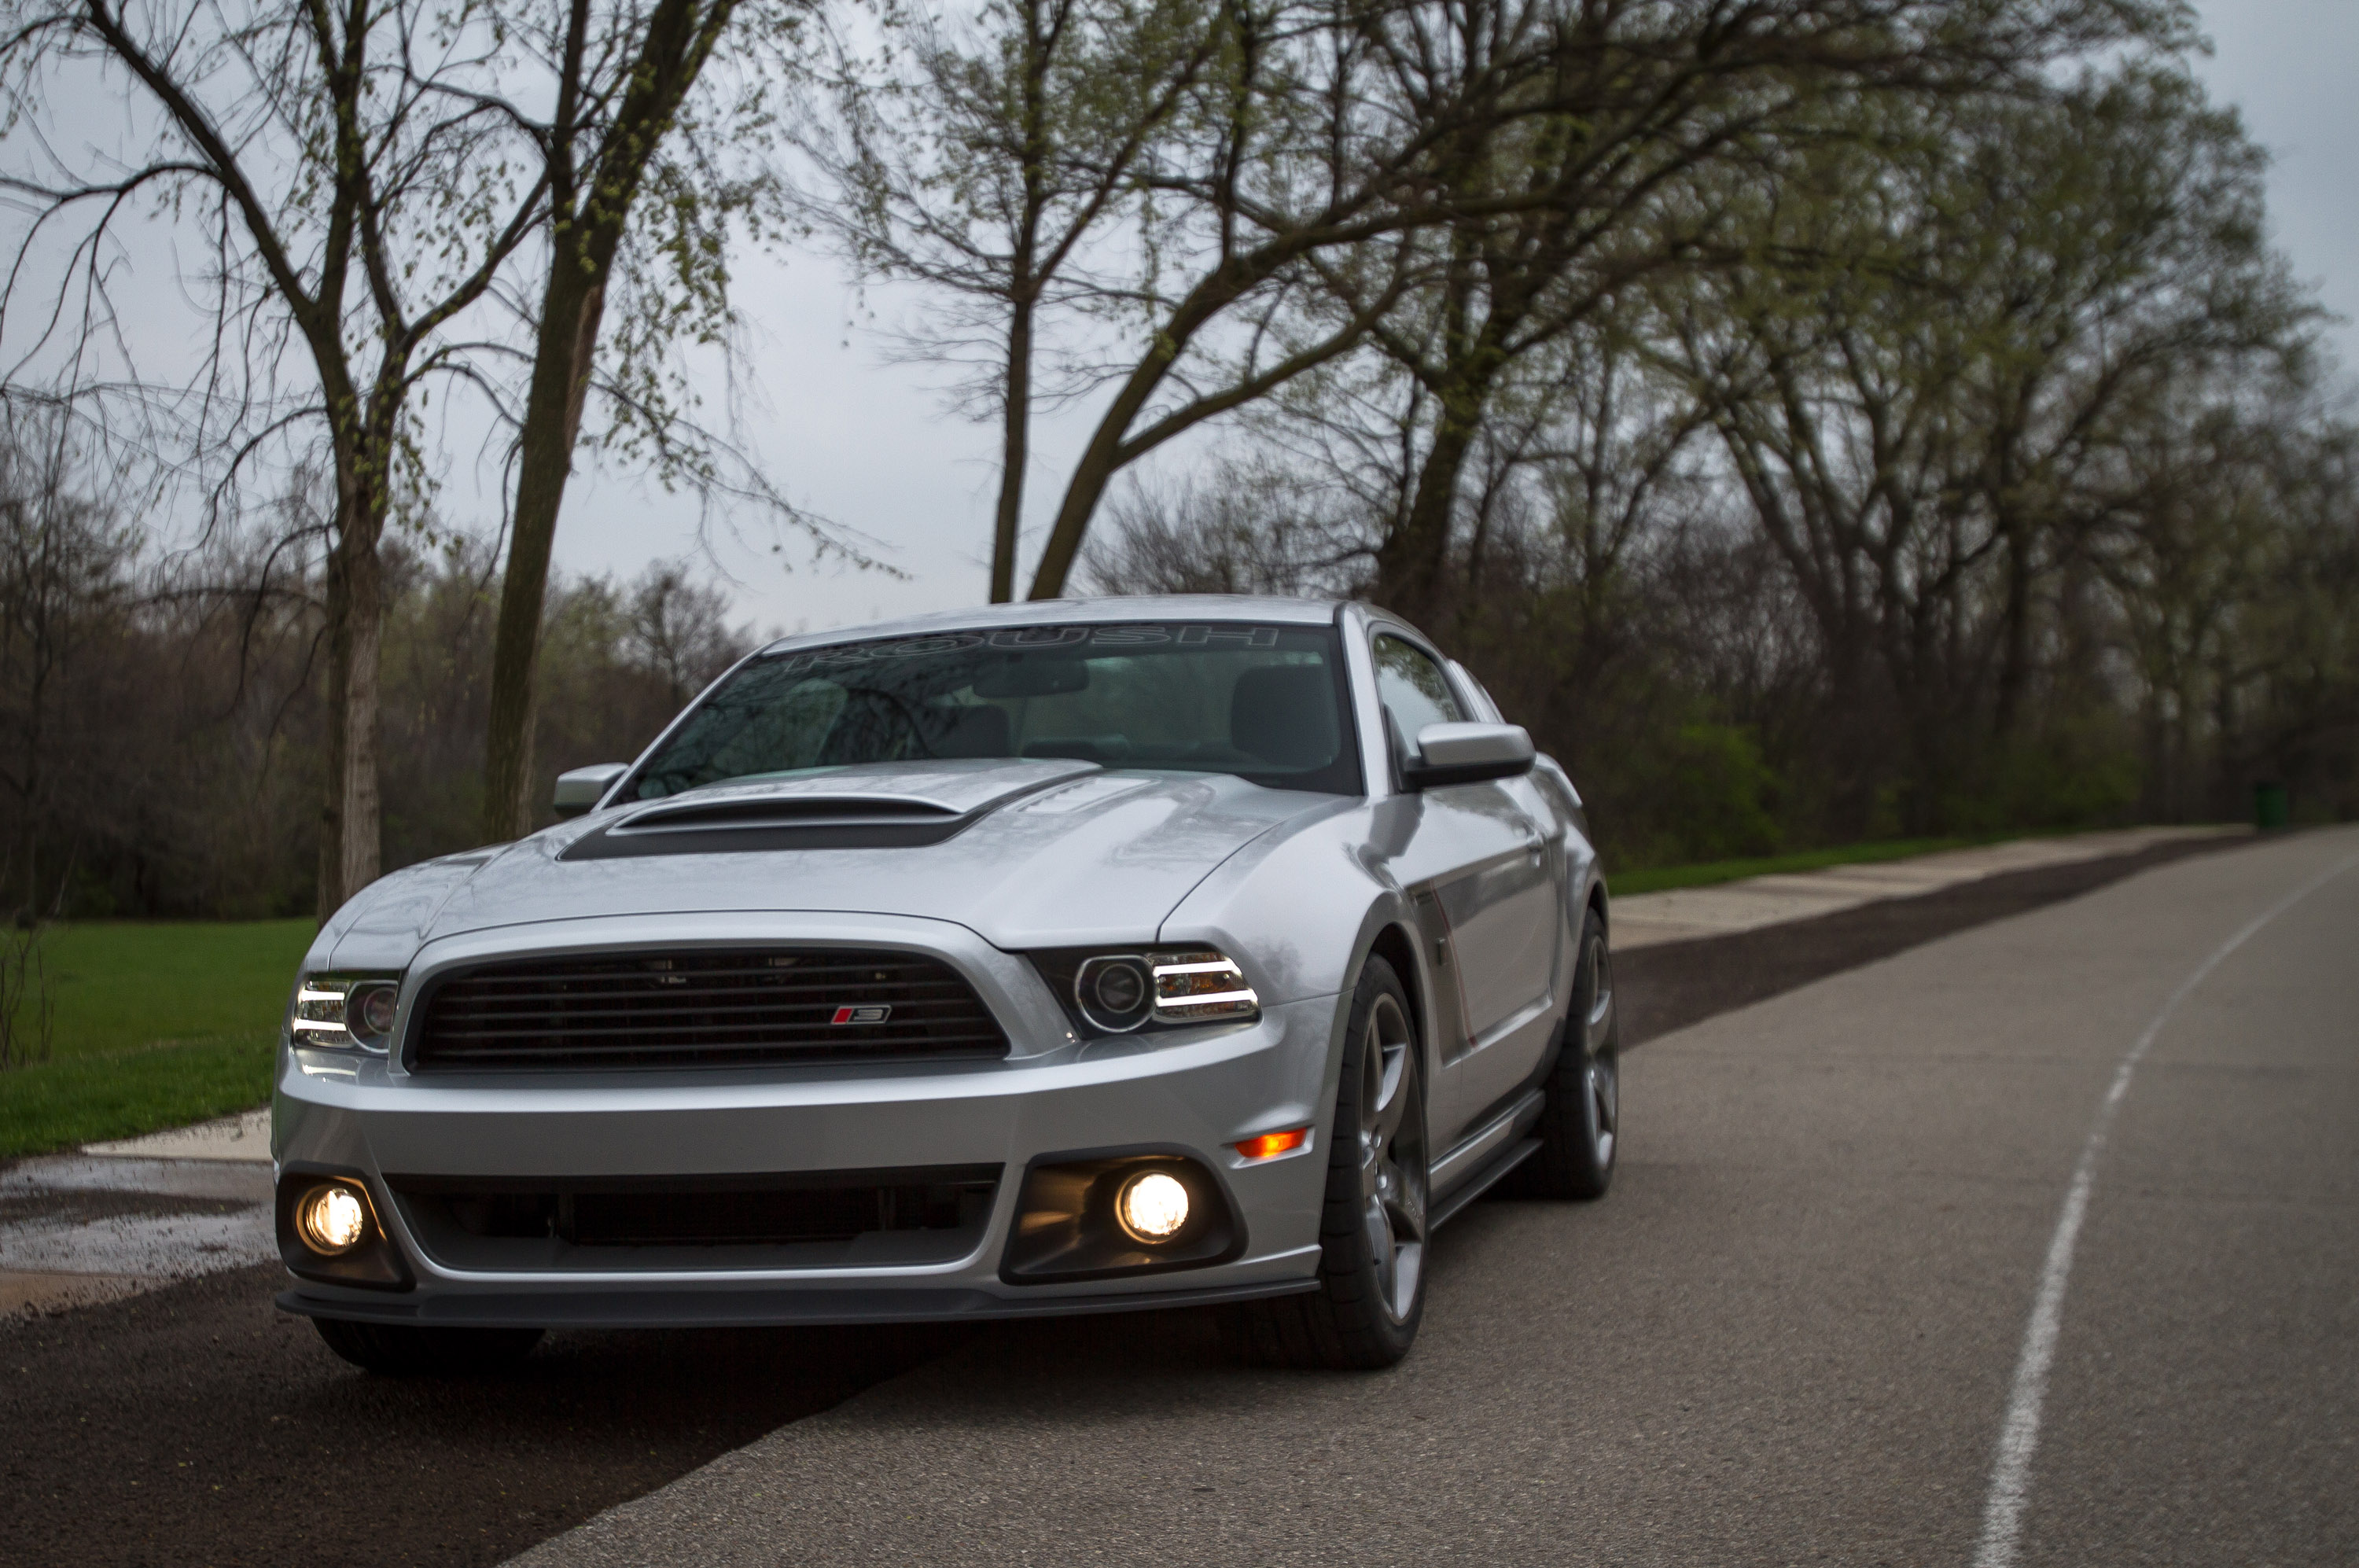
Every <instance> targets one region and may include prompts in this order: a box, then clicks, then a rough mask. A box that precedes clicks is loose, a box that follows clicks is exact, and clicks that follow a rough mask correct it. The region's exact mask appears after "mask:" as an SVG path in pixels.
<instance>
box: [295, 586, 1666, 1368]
mask: <svg viewBox="0 0 2359 1568" xmlns="http://www.w3.org/2000/svg"><path fill="white" fill-rule="evenodd" d="M555 806H556V811H557V813H558V815H559V817H560V821H559V822H557V824H556V825H555V826H552V827H549V828H548V829H545V830H543V831H541V832H538V833H533V834H532V835H530V836H529V837H527V838H524V839H522V840H520V841H518V842H517V843H515V844H505V845H499V846H495V847H492V848H487V849H483V850H477V851H474V852H472V853H469V854H464V855H448V856H445V857H443V858H441V859H438V860H433V861H429V862H426V863H423V864H421V865H418V866H411V867H408V869H405V870H402V871H397V872H395V873H394V874H392V875H390V876H388V877H384V878H383V879H381V880H380V881H378V882H376V883H375V884H374V885H372V886H371V887H368V888H367V889H365V890H364V892H362V893H361V894H360V895H359V896H358V897H356V898H353V899H352V900H351V901H350V902H349V903H348V904H346V905H345V906H344V907H343V908H342V909H340V910H338V911H337V912H336V914H335V915H334V917H333V918H332V919H331V920H329V921H328V922H327V924H326V925H325V926H323V927H322V928H321V931H320V934H319V937H318V940H317V941H316V942H314V943H313V944H312V947H311V949H310V953H309V955H308V956H307V957H306V958H305V960H304V963H303V967H302V971H301V974H300V975H299V978H298V980H297V983H296V986H295V990H294V995H293V997H292V1000H291V1002H290V1004H289V1007H288V1015H287V1020H286V1028H285V1032H284V1035H283V1037H282V1040H281V1045H280V1050H279V1053H278V1062H277V1075H276V1084H275V1093H274V1095H273V1101H272V1130H271V1149H272V1153H273V1157H274V1160H275V1163H276V1175H277V1235H278V1246H279V1250H280V1253H281V1256H282V1257H283V1258H284V1260H285V1262H286V1265H287V1268H288V1271H289V1272H290V1273H291V1274H292V1275H293V1277H294V1278H293V1282H292V1285H291V1288H290V1289H288V1290H287V1291H286V1292H285V1293H284V1294H283V1295H281V1296H280V1298H279V1304H280V1305H281V1306H282V1307H284V1308H286V1309H287V1310H288V1311H290V1312H299V1313H302V1314H305V1315H308V1316H309V1317H310V1318H311V1319H312V1320H313V1321H314V1322H315V1323H316V1324H317V1326H318V1328H319V1331H320V1333H321V1335H322V1337H324V1338H325V1339H326V1341H327V1342H328V1344H329V1345H331V1346H332V1347H333V1348H334V1349H335V1350H336V1351H337V1352H338V1353H339V1354H341V1355H342V1356H345V1357H346V1358H347V1359H349V1360H351V1361H353V1362H355V1363H357V1364H359V1365H361V1366H363V1367H368V1368H371V1369H373V1370H378V1371H390V1372H405V1371H407V1372H415V1371H428V1370H433V1369H437V1368H445V1367H463V1366H473V1365H482V1364H484V1363H487V1362H493V1361H496V1360H499V1359H501V1358H504V1357H511V1356H517V1355H520V1354H522V1353H524V1352H525V1351H527V1350H528V1349H529V1348H530V1347H531V1345H533V1343H534V1342H535V1341H536V1340H537V1339H538V1336H539V1335H540V1334H542V1333H543V1332H544V1331H546V1330H547V1329H549V1328H551V1327H557V1326H569V1325H616V1326H621V1325H636V1326H649V1325H666V1324H677V1325H683V1326H685V1325H714V1324H793V1323H872V1322H919V1321H957V1320H970V1319H985V1318H995V1317H1008V1316H1017V1315H1028V1314H1057V1313H1076V1312H1112V1311H1121V1310H1125V1309H1138V1308H1158V1307H1174V1306H1183V1305H1197V1306H1202V1307H1205V1308H1209V1309H1216V1310H1217V1311H1218V1312H1219V1315H1220V1317H1221V1320H1222V1322H1223V1325H1224V1332H1226V1333H1227V1334H1230V1335H1231V1336H1232V1338H1233V1343H1234V1345H1236V1346H1237V1347H1238V1348H1239V1349H1240V1350H1241V1351H1243V1352H1245V1353H1246V1354H1249V1355H1252V1356H1258V1357H1260V1358H1263V1359H1266V1360H1270V1361H1276V1362H1282V1363H1291V1364H1300V1365H1312V1366H1323V1367H1382V1366H1386V1365H1389V1364H1391V1363H1393V1362H1395V1361H1397V1360H1398V1359H1399V1358H1400V1357H1401V1356H1403V1355H1404V1354H1405V1353H1406V1352H1407V1351H1408V1348H1409V1345H1410V1344H1411V1342H1412V1340H1413V1339H1414V1338H1415V1336H1416V1334H1417V1331H1418V1324H1419V1318H1420V1315H1421V1313H1422V1311H1423V1306H1424V1300H1425V1283H1426V1269H1425V1251H1426V1246H1427V1243H1428V1241H1429V1239H1430V1237H1431V1236H1432V1234H1433V1232H1434V1229H1435V1227H1436V1226H1438V1225H1441V1224H1443V1223H1445V1222H1446V1221H1448V1220H1449V1219H1450V1218H1451V1216H1452V1215H1454V1214H1458V1213H1459V1212H1460V1211H1461V1210H1462V1209H1463V1208H1464V1207H1465V1206H1466V1205H1467V1204H1468V1203H1471V1202H1473V1200H1474V1199H1475V1198H1477V1197H1478V1196H1480V1195H1481V1194H1483V1193H1484V1192H1485V1191H1487V1190H1489V1189H1491V1188H1493V1187H1494V1186H1495V1185H1496V1184H1497V1183H1499V1182H1501V1181H1512V1182H1513V1183H1514V1185H1515V1187H1516V1189H1517V1190H1518V1191H1520V1192H1525V1193H1527V1194H1528V1195H1533V1196H1555V1197H1561V1198H1594V1197H1597V1196H1600V1195H1602V1194H1603V1192H1605V1191H1606V1188H1607V1186H1608V1184H1609V1183H1610V1182H1611V1181H1612V1179H1613V1174H1614V1157H1615V1148H1616V1138H1617V1127H1618V1120H1619V1114H1620V1113H1619V1077H1618V1071H1617V1056H1616V1033H1615V1022H1614V986H1613V968H1612V964H1611V961H1610V958H1609V950H1608V942H1607V929H1608V928H1607V907H1606V898H1605V888H1604V885H1603V880H1602V879H1601V877H1600V875H1599V870H1598V864H1597V856H1596V854H1595V852H1594V850H1593V847H1592V844H1591V842H1590V837H1589V833H1588V828H1587V823H1586V822H1585V820H1584V818H1583V815H1582V804H1581V798H1580V796H1579V794H1578V793H1577V792H1576V791H1575V789H1574V788H1573V786H1572V784H1571V780H1570V779H1567V777H1566V776H1565V773H1564V771H1563V770H1562V769H1561V768H1560V767H1558V766H1557V764H1556V763H1555V762H1553V761H1552V760H1550V759H1549V758H1548V757H1538V756H1536V755H1535V753H1534V750H1533V747H1532V743H1531V740H1530V738H1529V736H1528V735H1527V734H1526V733H1525V732H1524V731H1523V730H1522V729H1520V728H1518V727H1517V726H1515V725H1513V724H1506V723H1505V722H1504V720H1503V718H1502V716H1501V714H1500V712H1499V710H1498V708H1497V707H1496V705H1495V704H1494V703H1493V702H1492V700H1491V698H1490V696H1489V695H1488V694H1487V693H1486V692H1485V691H1484V689H1483V688H1482V686H1481V685H1480V684H1479V683H1478V682H1476V681H1474V680H1473V678H1472V677H1471V676H1470V675H1469V674H1468V673H1467V671H1466V670H1464V669H1462V667H1460V666H1459V665H1458V664H1457V663H1455V662H1453V661H1452V660H1451V659H1449V658H1447V657H1445V656H1444V655H1443V654H1442V653H1441V652H1440V650H1439V649H1438V648H1436V646H1435V645H1434V643H1433V642H1432V641H1431V640H1430V639H1429V638H1427V637H1425V636H1423V635H1422V634H1421V633H1419V631H1417V630H1416V629H1415V628H1414V627H1412V626H1408V625H1407V624H1406V623H1405V622H1403V621H1401V620H1399V619H1397V618H1396V617H1395V616H1393V615H1389V614H1387V613H1386V612H1384V611H1382V610H1378V609H1375V608H1372V607H1370V606H1368V605H1366V604H1358V603H1340V604H1337V603H1311V602H1304V601H1296V600H1280V599H1269V598H1251V597H1210V596H1207V597H1168V598H1124V599H1100V600H1071V601H1058V602H1054V603H1049V604H1026V605H1004V606H998V607H995V608H990V609H980V610H975V611H972V612H962V613H956V614H945V615H933V616H929V617H923V618H919V619H912V620H906V621H900V622H896V623H891V624H886V625H881V626H874V627H870V628H866V629H864V630H861V631H858V632H847V633H831V634H827V635H823V636H810V637H788V638H787V639H785V640H782V641H779V642H776V643H773V644H771V645H770V646H768V647H766V648H761V649H760V650H759V651H757V652H756V653H754V654H753V655H751V656H750V657H748V658H746V659H745V660H743V661H742V662H741V663H739V664H738V665H736V666H735V667H734V669H732V670H730V671H729V672H728V673H727V674H725V675H723V677H722V678H721V679H720V680H719V681H716V682H714V683H713V685H712V687H711V688H710V689H709V690H707V691H705V692H703V694H702V695H701V696H700V697H698V698H697V699H696V700H695V701H694V702H692V703H691V704H690V706H689V707H688V708H687V709H686V710H685V711H684V712H683V713H680V715H679V717H678V718H677V719H676V720H674V721H673V722H672V723H671V724H670V725H669V727H668V728H667V729H666V730H665V731H664V732H663V734H662V735H659V736H658V738H657V739H656V741H655V743H654V744H653V745H652V746H649V747H648V748H647V751H646V753H645V754H644V755H643V756H641V757H639V758H638V759H637V760H636V762H632V763H629V764H612V765H607V766H603V767H598V768H580V769H576V770H574V771H572V772H570V773H567V774H564V775H562V776H561V777H560V779H558V782H557V789H556V800H555Z"/></svg>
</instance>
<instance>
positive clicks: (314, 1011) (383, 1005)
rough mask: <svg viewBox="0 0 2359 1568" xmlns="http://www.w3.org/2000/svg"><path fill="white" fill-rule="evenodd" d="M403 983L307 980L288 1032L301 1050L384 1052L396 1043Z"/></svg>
mask: <svg viewBox="0 0 2359 1568" xmlns="http://www.w3.org/2000/svg"><path fill="white" fill-rule="evenodd" d="M400 999H401V983H400V982H399V981H397V980H390V979H386V978H383V977H381V976H376V975H305V976H303V980H302V984H300V985H297V986H296V987H295V1011H294V1015H293V1016H292V1017H291V1018H288V1020H287V1028H288V1032H289V1033H290V1034H291V1035H293V1036H294V1039H295V1043H296V1044H298V1045H305V1046H310V1047H313V1048H315V1049H319V1048H325V1049H327V1050H331V1051H345V1050H349V1049H351V1048H352V1047H353V1046H358V1047H360V1048H361V1049H362V1050H363V1051H383V1050H384V1049H385V1048H386V1042H387V1041H388V1040H391V1039H392V1038H393V1017H394V1012H395V1009H396V1007H397V1004H398V1003H399V1001H400Z"/></svg>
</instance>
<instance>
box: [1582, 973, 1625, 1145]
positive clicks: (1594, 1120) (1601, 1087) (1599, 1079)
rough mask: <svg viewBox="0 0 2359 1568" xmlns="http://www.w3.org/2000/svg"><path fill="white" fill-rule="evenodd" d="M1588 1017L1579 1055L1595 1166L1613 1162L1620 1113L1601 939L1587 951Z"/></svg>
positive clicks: (1610, 985)
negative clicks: (1584, 1063) (1585, 1083)
mask: <svg viewBox="0 0 2359 1568" xmlns="http://www.w3.org/2000/svg"><path fill="white" fill-rule="evenodd" d="M1588 963H1589V974H1588V975H1586V976H1585V978H1586V979H1587V980H1588V982H1589V984H1588V986H1587V989H1588V992H1589V1017H1588V1018H1586V1019H1585V1020H1583V1022H1582V1046H1583V1047H1584V1050H1583V1051H1582V1056H1583V1057H1584V1059H1585V1060H1586V1061H1587V1062H1588V1064H1589V1072H1588V1077H1589V1114H1590V1123H1589V1125H1590V1127H1591V1128H1592V1130H1593V1134H1594V1136H1595V1138H1596V1140H1597V1164H1598V1167H1599V1169H1601V1170H1603V1169H1609V1168H1611V1167H1612V1165H1613V1163H1614V1135H1615V1129H1616V1128H1617V1127H1618V1126H1619V1123H1620V1117H1621V1113H1622V1062H1621V1055H1620V1052H1619V1051H1617V1049H1616V1048H1615V1044H1614V960H1613V959H1612V957H1610V956H1609V955H1608V954H1607V953H1606V951H1605V944H1604V943H1603V942H1596V941H1593V942H1590V944H1589V953H1588Z"/></svg>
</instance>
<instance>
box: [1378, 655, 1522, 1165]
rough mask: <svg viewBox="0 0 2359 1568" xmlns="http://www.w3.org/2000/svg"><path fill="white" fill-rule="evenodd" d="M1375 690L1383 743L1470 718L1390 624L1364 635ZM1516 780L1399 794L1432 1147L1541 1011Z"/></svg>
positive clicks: (1492, 1099)
mask: <svg viewBox="0 0 2359 1568" xmlns="http://www.w3.org/2000/svg"><path fill="white" fill-rule="evenodd" d="M1369 651H1370V654H1371V656H1372V661H1373V663H1374V666H1375V676H1376V694H1377V699H1378V701H1379V702H1380V703H1381V705H1382V707H1383V711H1384V714H1385V719H1386V729H1387V730H1388V731H1389V732H1390V739H1391V741H1392V744H1393V746H1395V748H1396V754H1399V753H1401V752H1405V751H1406V749H1407V748H1408V747H1410V746H1414V745H1415V744H1416V739H1417V735H1418V733H1419V731H1420V730H1422V729H1424V728H1425V726H1427V725H1428V724H1450V723H1457V722H1462V721H1464V720H1467V719H1469V718H1472V717H1473V716H1474V715H1473V714H1472V713H1469V712H1468V711H1467V707H1466V704H1465V703H1464V702H1462V701H1461V699H1460V698H1459V696H1458V694H1457V693H1456V692H1455V691H1453V690H1452V688H1451V683H1450V681H1449V680H1448V678H1447V677H1446V676H1445V675H1444V674H1443V672H1442V668H1441V665H1440V661H1439V660H1438V659H1436V658H1435V657H1434V656H1433V654H1432V653H1431V652H1430V650H1428V649H1426V648H1421V647H1419V645H1418V644H1416V643H1415V642H1412V641H1411V640H1409V639H1408V637H1405V636H1401V635H1399V634H1398V633H1397V632H1394V631H1391V630H1388V629H1382V628H1379V629H1377V630H1375V632H1374V633H1373V634H1372V636H1371V638H1370V648H1369ZM1514 782H1516V781H1494V782H1487V783H1481V784H1458V785H1450V786H1445V787H1442V788H1439V789H1427V790H1425V791H1423V792H1422V793H1421V794H1419V795H1416V796H1412V797H1409V798H1408V800H1407V801H1405V802H1404V805H1405V806H1407V807H1408V812H1407V822H1408V831H1407V832H1406V833H1403V834H1401V835H1400V836H1399V837H1398V838H1397V839H1396V841H1395V842H1396V843H1397V844H1398V845H1399V847H1398V849H1397V853H1396V854H1395V855H1393V868H1394V875H1395V876H1396V877H1398V878H1399V881H1400V884H1401V887H1402V888H1403V890H1404V891H1406V892H1407V893H1408V895H1409V896H1410V898H1411V900H1412V906H1413V908H1414V909H1416V911H1417V917H1418V920H1419V925H1420V927H1421V928H1422V930H1423V932H1424V935H1425V937H1426V940H1427V943H1428V948H1427V951H1428V952H1429V953H1431V954H1432V955H1433V957H1434V960H1435V967H1434V978H1435V980H1436V983H1437V985H1438V986H1439V987H1440V989H1441V990H1442V992H1443V993H1444V994H1443V995H1441V996H1437V997H1436V998H1435V1001H1436V1003H1437V1005H1436V1007H1434V1012H1435V1014H1436V1015H1437V1018H1438V1019H1439V1020H1440V1034H1441V1036H1442V1038H1441V1039H1440V1040H1437V1041H1436V1042H1435V1044H1436V1047H1437V1050H1436V1057H1437V1060H1438V1071H1437V1075H1436V1081H1435V1091H1436V1092H1435V1093H1434V1094H1431V1095H1430V1096H1429V1105H1428V1116H1429V1117H1430V1121H1431V1124H1432V1127H1431V1131H1432V1134H1433V1137H1434V1139H1435V1142H1436V1145H1437V1146H1438V1147H1437V1152H1440V1149H1446V1148H1447V1147H1448V1146H1449V1145H1450V1144H1451V1143H1452V1142H1454V1141H1456V1139H1457V1138H1460V1137H1461V1136H1462V1135H1464V1134H1465V1133H1467V1132H1470V1131H1473V1130H1474V1128H1475V1127H1476V1126H1477V1125H1478V1124H1479V1123H1480V1122H1482V1121H1483V1120H1484V1118H1485V1116H1487V1114H1488V1113H1489V1112H1490V1111H1491V1110H1492V1109H1494V1108H1495V1106H1497V1105H1499V1103H1500V1102H1501V1101H1502V1100H1504V1099H1505V1098H1506V1096H1508V1095H1509V1094H1512V1093H1513V1091H1514V1090H1515V1089H1516V1088H1517V1086H1518V1085H1519V1084H1521V1083H1523V1081H1524V1080H1525V1079H1526V1078H1527V1077H1528V1076H1529V1074H1530V1072H1531V1069H1532V1067H1533V1065H1534V1064H1535V1063H1536V1062H1538V1056H1539V1053H1540V1051H1542V1050H1543V1049H1544V1048H1545V1046H1546V1043H1547V1035H1548V1028H1549V1020H1550V1018H1551V1015H1552V1013H1553V1011H1554V998H1553V996H1552V995H1551V992H1550V987H1551V984H1552V982H1553V980H1554V973H1553V971H1554V968H1555V957H1556V948H1557V943H1558V937H1559V933H1558V931H1557V920H1558V915H1557V902H1558V900H1557V898H1556V896H1555V891H1554V888H1555V881H1554V875H1553V873H1552V871H1551V868H1550V866H1549V853H1550V850H1549V844H1548V841H1547V838H1546V837H1545V835H1544V833H1543V826H1542V824H1541V823H1540V822H1536V821H1535V820H1534V817H1533V814H1532V811H1531V810H1530V809H1529V807H1528V806H1527V803H1526V802H1525V801H1524V800H1522V799H1521V798H1520V794H1519V791H1517V789H1515V788H1513V783H1514Z"/></svg>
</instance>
